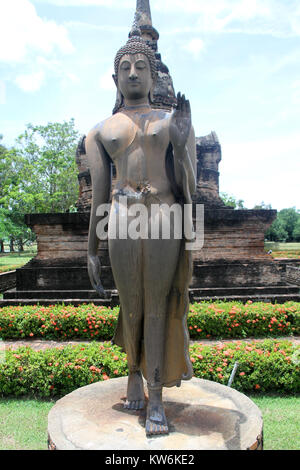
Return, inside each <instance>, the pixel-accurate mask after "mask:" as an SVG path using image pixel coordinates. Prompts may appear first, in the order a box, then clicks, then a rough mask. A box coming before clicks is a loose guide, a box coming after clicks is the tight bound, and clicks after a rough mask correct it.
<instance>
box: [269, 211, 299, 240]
mask: <svg viewBox="0 0 300 470" xmlns="http://www.w3.org/2000/svg"><path fill="white" fill-rule="evenodd" d="M299 231H300V213H299V211H297V210H296V208H295V207H291V208H289V209H282V210H281V211H280V212H278V214H277V218H276V220H274V222H273V224H272V225H271V227H270V228H269V229H268V231H267V232H266V238H267V239H268V240H270V241H275V242H292V241H294V240H299V239H300V235H299V233H300V232H299Z"/></svg>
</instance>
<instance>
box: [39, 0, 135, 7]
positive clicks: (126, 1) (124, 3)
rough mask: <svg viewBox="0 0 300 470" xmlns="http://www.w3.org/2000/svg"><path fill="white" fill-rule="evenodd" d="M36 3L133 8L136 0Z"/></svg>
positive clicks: (48, 0)
mask: <svg viewBox="0 0 300 470" xmlns="http://www.w3.org/2000/svg"><path fill="white" fill-rule="evenodd" d="M34 1H35V3H48V4H52V5H56V6H59V7H82V6H84V7H87V6H104V7H108V8H111V7H118V8H133V6H134V0H34Z"/></svg>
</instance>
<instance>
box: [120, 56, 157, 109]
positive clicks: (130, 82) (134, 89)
mask: <svg viewBox="0 0 300 470" xmlns="http://www.w3.org/2000/svg"><path fill="white" fill-rule="evenodd" d="M152 85H153V79H152V75H151V68H150V63H149V60H148V58H147V57H146V56H145V55H144V54H126V55H124V56H123V57H122V59H121V60H120V64H119V70H118V87H119V90H120V91H121V93H122V95H123V96H124V98H126V99H128V100H140V99H143V98H146V97H148V96H149V92H150V90H151V88H152Z"/></svg>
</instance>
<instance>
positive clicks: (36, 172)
mask: <svg viewBox="0 0 300 470" xmlns="http://www.w3.org/2000/svg"><path fill="white" fill-rule="evenodd" d="M78 137H79V135H78V132H77V131H76V130H75V129H74V120H73V119H71V120H70V121H69V122H64V123H62V124H61V123H48V124H47V125H46V126H33V125H32V124H28V125H27V128H26V130H25V132H24V133H23V134H22V135H20V136H19V137H18V139H17V140H16V145H15V147H14V148H12V149H10V150H7V149H6V151H5V153H4V156H3V158H2V159H1V165H0V179H1V184H2V189H1V193H0V208H1V210H2V219H1V220H2V230H3V227H4V231H5V233H6V234H8V233H9V237H10V240H11V241H12V242H13V241H16V242H17V243H18V245H19V249H21V250H22V246H23V243H24V241H28V240H30V239H32V232H31V231H30V229H29V228H28V227H27V226H26V225H25V223H24V215H25V214H29V213H49V212H50V213H51V212H66V211H68V210H69V209H70V207H72V206H74V204H75V202H76V200H77V197H78V179H77V166H76V161H75V151H76V145H77V141H78Z"/></svg>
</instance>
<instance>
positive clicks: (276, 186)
mask: <svg viewBox="0 0 300 470" xmlns="http://www.w3.org/2000/svg"><path fill="white" fill-rule="evenodd" d="M299 153H300V135H299V134H298V133H295V134H294V133H293V134H292V133H291V134H287V135H281V136H277V137H273V138H267V139H261V140H252V141H248V142H246V141H245V142H234V143H230V142H223V143H222V163H223V165H222V169H221V176H220V186H221V192H227V193H230V194H234V195H235V196H236V197H237V198H238V199H243V200H244V201H245V205H246V207H249V208H251V207H253V206H254V205H255V204H257V203H259V202H261V201H265V203H271V204H272V207H274V208H277V209H282V208H284V207H292V206H294V205H299V203H298V201H299V196H298V194H297V191H298V187H299V182H298V179H299V175H298V172H297V171H296V168H298V167H299ZM292 168H294V171H291V169H292ZM287 182H288V184H286V183H287Z"/></svg>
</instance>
